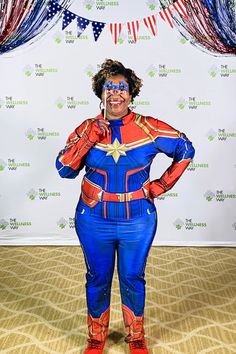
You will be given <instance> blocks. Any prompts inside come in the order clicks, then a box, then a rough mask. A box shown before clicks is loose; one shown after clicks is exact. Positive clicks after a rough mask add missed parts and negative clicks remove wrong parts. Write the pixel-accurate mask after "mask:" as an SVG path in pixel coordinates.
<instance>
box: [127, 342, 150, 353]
mask: <svg viewBox="0 0 236 354" xmlns="http://www.w3.org/2000/svg"><path fill="white" fill-rule="evenodd" d="M129 350H130V354H148V350H147V346H146V342H145V339H140V340H133V341H132V342H129Z"/></svg>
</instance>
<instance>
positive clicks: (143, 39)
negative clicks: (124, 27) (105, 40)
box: [118, 32, 151, 44]
mask: <svg viewBox="0 0 236 354" xmlns="http://www.w3.org/2000/svg"><path fill="white" fill-rule="evenodd" d="M119 37H120V36H119ZM122 38H123V39H120V38H119V39H118V43H119V44H123V43H124V40H125V38H126V36H125V35H124V34H123V37H122ZM127 39H128V43H129V44H135V41H134V38H133V36H132V34H131V33H130V32H128V38H127ZM150 39H151V37H150V36H149V35H145V36H142V35H137V40H138V41H140V40H141V41H149V40H150Z"/></svg>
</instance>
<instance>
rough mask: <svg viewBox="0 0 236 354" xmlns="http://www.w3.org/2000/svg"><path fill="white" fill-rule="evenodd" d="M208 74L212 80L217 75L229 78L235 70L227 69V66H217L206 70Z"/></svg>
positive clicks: (235, 72)
mask: <svg viewBox="0 0 236 354" xmlns="http://www.w3.org/2000/svg"><path fill="white" fill-rule="evenodd" d="M208 73H209V75H210V76H211V77H213V78H214V77H216V76H217V75H219V76H221V77H229V76H231V75H233V74H236V69H233V68H231V67H229V65H228V64H221V65H219V66H216V65H212V66H211V67H210V69H209V70H208Z"/></svg>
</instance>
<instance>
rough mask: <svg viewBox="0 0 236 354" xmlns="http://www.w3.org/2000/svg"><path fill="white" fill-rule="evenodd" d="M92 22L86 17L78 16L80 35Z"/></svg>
mask: <svg viewBox="0 0 236 354" xmlns="http://www.w3.org/2000/svg"><path fill="white" fill-rule="evenodd" d="M89 24H90V21H89V20H88V19H87V18H84V17H80V16H78V17H77V27H78V34H77V36H78V37H79V36H80V35H81V34H82V33H83V32H84V30H85V28H86V27H87V26H88V25H89Z"/></svg>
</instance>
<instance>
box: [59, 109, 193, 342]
mask: <svg viewBox="0 0 236 354" xmlns="http://www.w3.org/2000/svg"><path fill="white" fill-rule="evenodd" d="M102 118H103V116H102V113H101V114H100V115H99V116H97V117H96V118H92V119H87V120H85V121H84V122H83V123H82V124H81V125H80V126H79V127H78V128H76V130H75V131H74V132H73V133H72V134H71V135H70V136H69V138H68V140H67V144H66V147H65V148H64V149H63V150H62V151H60V153H59V155H58V157H57V161H56V167H57V169H58V172H59V174H60V176H61V177H65V178H75V177H76V176H77V175H78V173H79V171H80V170H81V169H82V168H83V167H84V166H85V172H86V173H85V176H84V178H83V181H82V190H81V196H80V200H79V202H78V205H77V208H76V215H75V221H76V232H77V234H78V237H79V240H80V243H81V246H82V248H83V251H84V256H85V262H86V266H87V274H86V279H87V283H86V295H87V305H88V325H89V330H90V337H91V338H95V339H98V340H103V339H104V338H105V337H106V335H107V329H108V322H109V308H110V295H111V283H112V277H113V271H114V264H115V255H116V254H117V268H118V275H119V282H120V292H121V300H122V310H123V317H124V322H125V326H126V329H127V331H128V335H127V337H126V341H132V340H136V339H141V338H143V335H144V330H143V313H144V304H145V279H144V271H145V265H146V260H147V256H148V252H149V249H150V247H151V244H152V241H153V238H154V236H155V232H156V226H157V215H156V208H155V205H154V201H153V199H154V198H155V197H157V196H159V195H160V194H162V193H165V192H166V191H167V190H169V189H170V188H171V187H172V186H173V185H174V184H175V183H176V181H177V180H178V179H179V177H180V176H181V175H182V173H183V172H184V170H185V169H186V168H187V166H188V164H189V163H190V161H191V159H192V158H193V156H194V148H193V147H192V143H191V142H190V141H189V140H188V139H187V138H186V136H185V135H184V134H182V133H180V132H179V131H177V130H175V129H174V128H172V127H171V126H170V125H168V124H166V123H164V122H162V121H160V120H158V119H155V118H152V117H145V116H142V115H140V114H137V113H134V112H129V113H128V115H126V116H125V117H123V118H120V119H114V120H109V123H110V125H109V134H107V135H106V136H103V137H101V135H100V136H99V135H98V134H97V133H96V130H97V131H98V129H99V124H98V119H102ZM158 153H164V154H166V155H167V156H169V157H170V158H172V160H173V161H172V164H171V165H170V167H169V168H168V169H167V170H166V171H165V173H164V174H163V175H162V176H161V178H159V179H156V180H154V181H151V182H150V180H149V174H150V167H151V163H152V161H153V159H154V157H155V156H156V154H158Z"/></svg>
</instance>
